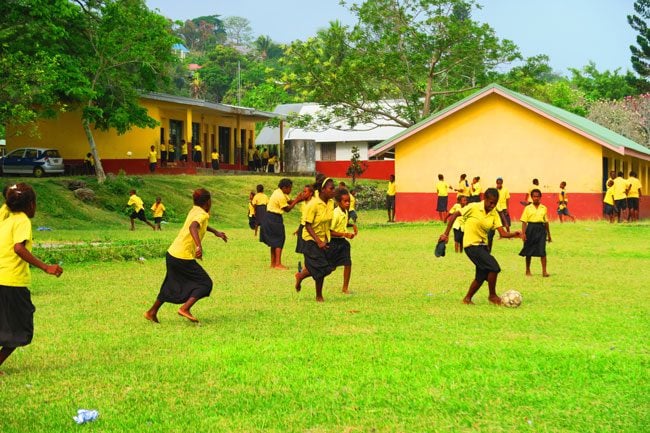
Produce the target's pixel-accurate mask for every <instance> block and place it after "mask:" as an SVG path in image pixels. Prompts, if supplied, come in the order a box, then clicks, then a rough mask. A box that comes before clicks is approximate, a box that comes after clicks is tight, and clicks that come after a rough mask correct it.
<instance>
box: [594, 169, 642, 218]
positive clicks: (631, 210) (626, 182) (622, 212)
mask: <svg viewBox="0 0 650 433" xmlns="http://www.w3.org/2000/svg"><path fill="white" fill-rule="evenodd" d="M623 176H624V173H623V172H622V171H619V172H618V173H617V172H616V171H614V170H612V171H610V172H609V178H608V179H607V191H606V192H605V198H604V199H603V203H604V205H605V206H604V213H605V216H606V217H607V218H608V219H609V222H610V223H613V222H614V219H615V218H616V220H617V221H618V222H619V223H620V222H621V221H629V222H634V221H638V220H639V199H640V198H641V181H639V179H638V178H637V174H636V172H635V171H630V175H629V176H628V178H627V179H624V178H623Z"/></svg>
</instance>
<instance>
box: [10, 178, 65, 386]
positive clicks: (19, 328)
mask: <svg viewBox="0 0 650 433" xmlns="http://www.w3.org/2000/svg"><path fill="white" fill-rule="evenodd" d="M6 200H7V201H6V204H7V208H8V209H9V211H10V213H9V217H8V218H6V219H5V220H4V221H2V222H0V346H1V347H2V349H0V365H2V363H4V362H5V360H6V359H7V358H8V357H9V356H10V355H11V354H12V353H13V352H14V350H16V348H17V347H20V346H27V345H28V344H29V343H31V341H32V337H33V335H34V311H35V308H34V305H33V304H32V301H31V294H30V292H29V289H28V288H27V286H28V285H29V284H30V283H31V273H30V270H29V265H32V266H35V267H37V268H39V269H41V270H42V271H44V272H46V273H48V274H50V275H55V276H57V277H60V276H61V274H62V273H63V269H62V268H61V266H59V265H46V264H45V263H43V262H42V261H40V260H39V259H38V258H36V257H35V256H34V255H33V254H32V252H31V251H32V223H31V221H30V218H33V217H34V214H35V213H36V193H35V192H34V190H33V189H32V187H31V186H29V185H27V184H25V183H18V184H15V185H12V186H10V187H9V188H8V190H7V195H6ZM1 374H2V372H0V375H1Z"/></svg>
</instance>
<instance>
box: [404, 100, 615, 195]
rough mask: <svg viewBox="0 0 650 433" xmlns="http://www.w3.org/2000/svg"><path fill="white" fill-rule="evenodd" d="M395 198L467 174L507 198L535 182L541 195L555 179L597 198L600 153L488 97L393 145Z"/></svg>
mask: <svg viewBox="0 0 650 433" xmlns="http://www.w3.org/2000/svg"><path fill="white" fill-rule="evenodd" d="M395 150H396V152H395V176H396V181H397V185H398V189H399V191H401V192H432V191H434V187H435V184H436V182H437V180H438V178H437V176H438V173H442V174H443V175H444V176H445V180H446V181H447V182H448V183H450V184H451V185H452V186H456V184H457V182H458V179H459V176H460V174H462V173H466V174H467V177H468V179H469V180H470V181H471V179H472V177H474V176H480V177H481V184H482V186H483V188H484V189H485V188H487V187H490V186H494V184H495V180H496V178H497V177H503V178H504V186H506V187H507V188H508V189H509V190H510V191H511V192H527V191H528V188H529V185H530V184H531V180H532V179H533V178H538V179H539V180H540V186H541V189H542V191H543V192H544V191H557V189H558V186H559V184H560V182H561V181H563V180H565V181H566V182H567V187H568V189H569V190H570V191H573V192H600V191H601V184H602V157H603V151H602V147H601V146H600V145H599V144H597V143H594V142H592V141H590V140H587V139H586V138H584V137H582V136H580V135H578V134H576V133H573V132H571V131H570V130H568V129H566V128H565V127H563V126H561V125H558V124H556V123H554V122H552V121H550V120H547V119H545V118H543V117H541V116H539V115H538V114H536V113H534V112H532V111H530V110H528V109H526V108H524V107H521V106H520V105H518V104H515V103H513V102H510V101H509V100H507V99H505V98H503V97H501V96H499V95H494V94H492V95H489V96H486V97H484V98H483V99H481V100H479V101H477V102H475V103H473V104H471V105H469V106H467V107H465V108H464V109H462V110H460V111H459V112H457V113H455V114H452V115H451V116H449V117H447V118H446V119H444V120H441V121H439V122H437V123H435V124H433V125H431V126H429V127H428V128H426V129H424V130H422V131H420V132H419V133H418V134H415V135H414V136H412V137H409V138H407V139H405V140H404V141H402V142H400V143H398V144H397V146H396V149H395Z"/></svg>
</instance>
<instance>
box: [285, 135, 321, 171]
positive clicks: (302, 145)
mask: <svg viewBox="0 0 650 433" xmlns="http://www.w3.org/2000/svg"><path fill="white" fill-rule="evenodd" d="M316 147H317V146H316V142H315V141H313V140H286V141H285V142H284V163H285V165H284V171H286V172H289V173H298V172H313V171H316Z"/></svg>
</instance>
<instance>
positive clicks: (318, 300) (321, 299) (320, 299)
mask: <svg viewBox="0 0 650 433" xmlns="http://www.w3.org/2000/svg"><path fill="white" fill-rule="evenodd" d="M316 302H325V299H324V298H323V297H322V296H316Z"/></svg>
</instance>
